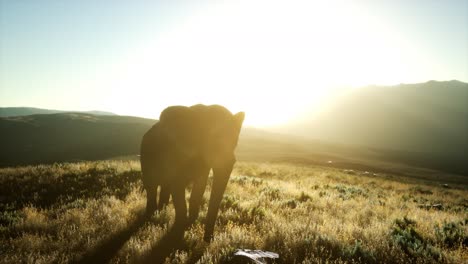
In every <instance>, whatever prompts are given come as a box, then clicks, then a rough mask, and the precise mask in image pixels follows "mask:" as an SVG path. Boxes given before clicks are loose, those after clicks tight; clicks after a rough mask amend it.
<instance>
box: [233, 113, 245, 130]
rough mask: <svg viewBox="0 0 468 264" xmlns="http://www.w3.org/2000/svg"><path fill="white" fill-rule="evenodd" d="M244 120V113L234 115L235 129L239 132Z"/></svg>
mask: <svg viewBox="0 0 468 264" xmlns="http://www.w3.org/2000/svg"><path fill="white" fill-rule="evenodd" d="M244 119H245V113H244V112H239V113H237V114H235V115H234V122H235V124H236V127H237V128H238V129H239V130H240V129H241V127H242V123H244Z"/></svg>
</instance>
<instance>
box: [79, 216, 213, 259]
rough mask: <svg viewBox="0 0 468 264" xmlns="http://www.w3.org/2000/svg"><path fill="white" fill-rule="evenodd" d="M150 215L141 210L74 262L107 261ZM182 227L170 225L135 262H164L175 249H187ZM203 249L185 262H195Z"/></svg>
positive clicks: (148, 220) (147, 220) (146, 221)
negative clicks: (121, 227)
mask: <svg viewBox="0 0 468 264" xmlns="http://www.w3.org/2000/svg"><path fill="white" fill-rule="evenodd" d="M150 221H151V220H150V217H148V216H147V215H145V214H144V213H143V212H140V213H139V214H138V217H137V219H135V220H134V221H133V222H132V223H130V225H129V226H128V227H126V228H125V229H123V230H121V231H119V232H116V233H115V234H113V235H112V236H111V237H109V238H108V239H106V240H104V241H103V242H101V243H100V244H99V245H97V246H96V247H95V248H93V249H92V250H90V251H89V252H86V253H85V254H84V255H83V256H82V257H81V258H80V259H78V260H77V261H76V262H75V263H77V264H85V263H108V262H109V261H110V260H111V259H112V258H113V257H115V256H116V255H117V253H118V252H119V250H120V249H121V248H122V247H123V245H124V244H125V243H126V242H127V241H128V240H130V238H131V237H132V236H133V235H134V234H135V233H136V232H138V230H140V228H142V227H143V226H144V225H145V223H148V222H150ZM183 237H184V229H182V228H174V227H172V228H171V229H170V230H169V231H168V232H167V233H166V234H165V235H164V236H163V237H162V238H161V239H160V240H159V241H158V242H157V243H155V245H154V246H153V247H152V249H151V250H150V251H149V252H148V253H146V254H145V255H144V256H143V257H141V258H140V259H136V260H135V261H134V262H136V263H164V261H165V260H166V258H167V257H169V256H170V255H171V253H172V252H174V251H175V250H184V249H187V243H186V241H184V239H183ZM203 249H204V248H203ZM203 251H204V250H201V251H199V252H194V253H192V254H191V255H190V256H189V260H188V261H187V262H186V263H196V262H197V261H198V260H199V259H200V258H201V257H202V255H203Z"/></svg>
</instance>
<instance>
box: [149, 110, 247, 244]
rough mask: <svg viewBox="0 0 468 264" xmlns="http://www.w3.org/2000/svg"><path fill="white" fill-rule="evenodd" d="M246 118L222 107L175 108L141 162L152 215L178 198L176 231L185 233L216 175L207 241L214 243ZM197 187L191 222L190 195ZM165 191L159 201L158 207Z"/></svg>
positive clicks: (153, 132)
mask: <svg viewBox="0 0 468 264" xmlns="http://www.w3.org/2000/svg"><path fill="white" fill-rule="evenodd" d="M244 117H245V113H244V112H239V113H237V114H235V115H233V114H232V113H231V112H230V111H229V110H227V109H226V108H225V107H223V106H220V105H202V104H198V105H193V106H190V107H186V106H170V107H168V108H166V109H164V110H163V111H162V112H161V114H160V118H159V121H158V122H157V123H156V124H155V125H154V126H152V127H151V128H150V129H149V130H148V131H147V132H146V133H145V135H144V136H143V139H142V142H141V148H140V162H141V170H142V179H143V187H144V189H145V191H146V196H147V203H146V213H147V214H148V215H151V214H152V213H153V212H154V211H156V210H158V211H159V210H161V209H162V208H163V207H164V206H165V205H166V204H167V203H168V201H169V197H170V196H172V200H173V203H174V208H175V212H176V217H175V222H174V225H173V228H174V229H176V228H178V229H180V230H182V231H181V232H182V234H183V232H184V230H185V228H186V227H187V226H188V225H190V224H192V223H193V222H194V221H195V220H196V219H197V218H198V214H199V211H200V206H201V203H202V199H203V194H204V192H205V189H206V185H207V180H208V175H209V173H210V171H211V170H213V183H212V188H211V195H210V200H209V204H208V213H207V216H206V222H205V233H204V240H205V241H207V242H209V241H210V240H211V239H212V238H213V232H214V226H215V222H216V218H217V215H218V210H219V206H220V203H221V200H222V197H223V194H224V191H225V189H226V185H227V183H228V180H229V177H230V175H231V172H232V169H233V166H234V164H235V162H236V157H235V154H234V151H235V149H236V146H237V142H238V139H239V134H240V131H241V128H242V123H243V122H244ZM189 185H192V191H191V194H190V199H189V212H188V217H187V204H186V200H185V189H186V188H187V187H188V186H189ZM158 187H160V191H159V201H156V196H157V188H158Z"/></svg>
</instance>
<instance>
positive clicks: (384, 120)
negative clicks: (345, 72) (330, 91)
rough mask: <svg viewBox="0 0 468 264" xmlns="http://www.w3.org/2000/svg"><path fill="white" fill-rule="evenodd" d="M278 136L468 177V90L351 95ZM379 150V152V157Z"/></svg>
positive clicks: (397, 89) (391, 89)
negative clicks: (367, 150)
mask: <svg viewBox="0 0 468 264" xmlns="http://www.w3.org/2000/svg"><path fill="white" fill-rule="evenodd" d="M279 131H287V132H288V133H291V134H296V135H301V136H304V137H307V138H313V139H317V140H322V141H328V142H336V143H342V144H351V145H357V146H364V147H368V148H372V149H376V150H379V152H380V153H381V155H382V156H383V158H385V159H393V160H401V161H405V162H408V161H410V162H412V163H416V164H419V165H421V166H432V167H437V168H439V169H444V170H447V169H448V170H452V171H457V172H463V173H465V174H466V173H468V165H466V164H468V152H467V151H468V84H467V83H463V82H459V81H447V82H437V81H429V82H426V83H420V84H402V85H396V86H369V87H364V88H360V89H355V90H353V91H351V92H349V93H348V94H346V95H344V96H342V97H341V98H339V99H337V100H335V102H333V104H332V105H331V106H330V107H329V109H328V111H325V112H323V113H321V114H320V115H319V116H317V117H316V118H314V119H313V120H310V119H309V120H304V121H302V122H299V123H296V124H294V125H290V126H286V127H283V128H281V129H279ZM383 150H384V151H383Z"/></svg>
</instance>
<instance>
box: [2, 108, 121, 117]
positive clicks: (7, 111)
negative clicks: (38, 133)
mask: <svg viewBox="0 0 468 264" xmlns="http://www.w3.org/2000/svg"><path fill="white" fill-rule="evenodd" d="M69 112H73V113H75V112H77V113H84V114H93V115H115V114H114V113H111V112H105V111H84V112H80V111H63V110H52V109H42V108H35V107H0V117H12V116H27V115H42V114H58V113H69Z"/></svg>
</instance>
